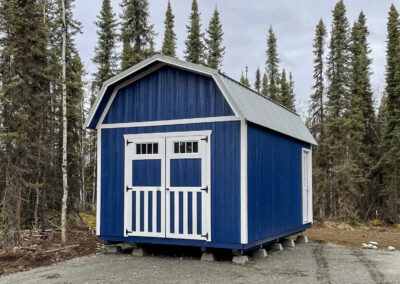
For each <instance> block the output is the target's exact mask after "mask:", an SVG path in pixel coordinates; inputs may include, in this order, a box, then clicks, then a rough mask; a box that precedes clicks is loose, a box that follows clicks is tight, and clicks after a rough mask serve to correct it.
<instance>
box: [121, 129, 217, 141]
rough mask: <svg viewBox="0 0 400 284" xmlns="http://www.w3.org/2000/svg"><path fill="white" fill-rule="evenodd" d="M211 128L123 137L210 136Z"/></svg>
mask: <svg viewBox="0 0 400 284" xmlns="http://www.w3.org/2000/svg"><path fill="white" fill-rule="evenodd" d="M211 133H212V130H201V131H182V132H159V133H140V134H125V135H124V138H125V139H138V138H157V137H186V136H204V135H205V136H210V135H211Z"/></svg>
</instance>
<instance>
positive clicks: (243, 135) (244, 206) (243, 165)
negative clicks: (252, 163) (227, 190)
mask: <svg viewBox="0 0 400 284" xmlns="http://www.w3.org/2000/svg"><path fill="white" fill-rule="evenodd" d="M248 239H249V238H248V203H247V122H246V120H245V119H242V120H241V121H240V242H241V243H242V244H247V243H248Z"/></svg>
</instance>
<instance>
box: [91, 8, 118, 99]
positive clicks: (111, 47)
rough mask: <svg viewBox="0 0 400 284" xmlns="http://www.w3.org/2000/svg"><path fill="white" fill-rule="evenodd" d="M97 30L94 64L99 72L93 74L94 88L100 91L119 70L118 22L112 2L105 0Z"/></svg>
mask: <svg viewBox="0 0 400 284" xmlns="http://www.w3.org/2000/svg"><path fill="white" fill-rule="evenodd" d="M95 24H96V26H97V28H98V30H97V36H98V40H97V45H96V47H95V50H94V54H95V55H94V57H93V62H94V63H95V64H96V65H97V71H96V73H95V74H93V77H94V79H93V84H92V88H93V90H94V91H97V90H100V88H101V86H102V84H103V83H104V82H105V81H106V80H107V79H109V78H110V77H112V76H113V75H115V73H116V69H117V55H116V51H115V49H116V45H117V37H118V35H117V31H116V29H117V25H118V24H117V20H116V18H115V13H114V12H113V11H112V7H111V4H110V0H103V5H102V8H101V11H100V15H99V16H97V21H96V22H95Z"/></svg>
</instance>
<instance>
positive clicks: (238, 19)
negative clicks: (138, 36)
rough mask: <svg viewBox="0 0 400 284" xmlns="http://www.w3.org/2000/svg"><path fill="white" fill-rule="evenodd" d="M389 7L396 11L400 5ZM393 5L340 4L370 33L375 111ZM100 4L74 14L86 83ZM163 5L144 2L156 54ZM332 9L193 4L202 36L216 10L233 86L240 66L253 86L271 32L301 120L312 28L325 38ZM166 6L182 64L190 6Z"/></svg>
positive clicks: (279, 0) (276, 1)
mask: <svg viewBox="0 0 400 284" xmlns="http://www.w3.org/2000/svg"><path fill="white" fill-rule="evenodd" d="M393 1H394V3H395V4H397V8H398V9H400V1H399V0H393ZM393 1H390V0H345V1H344V2H345V5H346V7H347V16H348V19H349V22H350V25H352V24H353V23H354V21H355V20H356V19H357V17H358V15H359V13H360V11H363V12H364V13H365V15H366V17H367V24H368V27H369V30H370V36H369V39H368V40H369V44H370V47H371V51H372V52H371V57H372V60H373V63H372V71H373V74H372V75H371V83H372V88H373V91H374V96H375V104H376V105H375V106H376V107H377V106H378V105H379V100H380V97H381V94H382V92H383V90H384V88H385V82H384V79H385V78H384V76H385V75H384V73H385V48H386V21H387V14H388V11H389V8H390V5H391V4H392V2H393ZM120 2H121V0H111V3H112V6H113V9H114V12H115V13H116V14H117V15H119V14H120V13H121V8H120V5H119V4H120ZM396 2H397V3H396ZM101 3H102V1H101V0H89V1H88V0H76V5H75V8H74V13H75V18H76V19H77V20H79V21H80V22H81V23H82V25H83V33H82V34H80V35H77V36H76V45H77V48H78V50H79V53H80V55H81V58H82V60H83V62H84V64H85V67H86V71H87V72H88V74H89V79H90V74H92V73H93V72H95V71H96V66H95V65H94V64H93V63H92V62H91V59H92V58H93V56H94V54H93V51H94V47H95V45H96V42H97V34H96V26H95V24H94V22H95V20H96V16H97V15H98V14H99V12H100V9H101ZM167 3H168V0H149V4H150V5H149V6H150V7H149V8H150V21H151V23H152V24H153V25H154V29H155V31H156V33H157V36H156V40H155V41H156V46H155V48H156V50H160V49H161V45H162V40H163V35H164V18H165V10H166V8H167ZM335 3H336V1H332V0H301V1H299V0H268V1H260V0H245V1H239V0H233V1H232V0H231V1H228V0H198V4H199V10H200V13H201V24H202V30H203V31H205V29H206V28H207V26H208V23H209V21H210V18H211V16H212V13H213V10H214V8H215V7H217V8H218V10H219V12H220V16H221V20H222V24H223V31H224V45H225V47H226V51H225V57H224V61H223V66H222V68H221V69H222V71H223V72H225V73H226V74H227V75H229V76H230V77H232V78H234V79H236V80H239V78H240V75H241V73H242V72H243V71H244V70H245V66H248V70H249V74H248V77H249V80H250V83H251V84H252V85H254V78H255V71H256V69H257V68H258V67H260V69H261V70H264V68H265V60H266V56H265V48H266V39H267V31H268V28H269V27H270V26H272V28H273V29H274V31H275V34H276V36H277V39H278V52H279V57H280V67H281V68H285V70H286V71H287V72H292V74H293V78H294V81H295V93H296V107H297V112H298V113H300V114H301V115H305V112H306V109H307V102H308V101H309V97H310V94H311V93H312V89H311V87H312V85H313V82H314V81H313V53H312V44H313V38H314V31H315V26H316V24H317V23H318V21H319V19H321V18H322V20H323V21H324V23H325V25H326V26H327V29H328V33H329V32H330V30H331V21H332V9H333V7H334V5H335ZM171 5H172V10H173V13H174V15H175V32H176V34H177V55H178V57H179V58H181V59H182V58H183V51H184V49H185V45H184V41H185V39H186V36H187V30H186V25H187V23H188V17H189V14H190V8H191V0H171ZM328 41H329V36H328Z"/></svg>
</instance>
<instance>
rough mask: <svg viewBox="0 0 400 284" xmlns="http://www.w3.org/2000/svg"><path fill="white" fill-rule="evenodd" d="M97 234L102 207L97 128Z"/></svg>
mask: <svg viewBox="0 0 400 284" xmlns="http://www.w3.org/2000/svg"><path fill="white" fill-rule="evenodd" d="M96 150H97V181H96V182H97V184H96V195H97V196H96V235H97V236H99V235H100V221H101V220H100V209H101V129H97V149H96Z"/></svg>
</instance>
